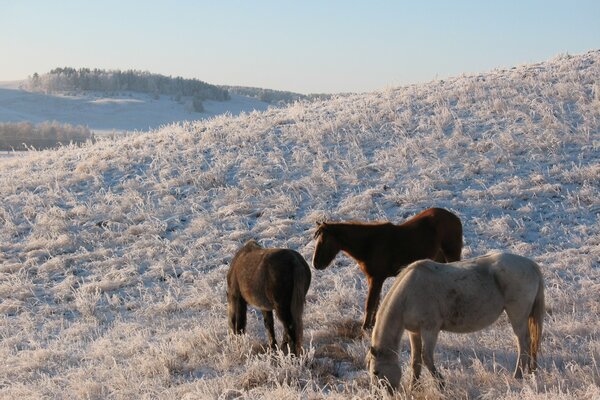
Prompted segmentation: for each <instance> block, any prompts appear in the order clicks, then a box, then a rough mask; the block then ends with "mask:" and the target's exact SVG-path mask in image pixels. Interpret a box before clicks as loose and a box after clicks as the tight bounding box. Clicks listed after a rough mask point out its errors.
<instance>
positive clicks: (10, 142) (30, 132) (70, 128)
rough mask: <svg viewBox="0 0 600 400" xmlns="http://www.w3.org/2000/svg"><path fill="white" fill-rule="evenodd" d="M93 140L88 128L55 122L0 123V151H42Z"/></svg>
mask: <svg viewBox="0 0 600 400" xmlns="http://www.w3.org/2000/svg"><path fill="white" fill-rule="evenodd" d="M89 139H93V135H92V133H91V131H90V130H89V128H88V127H86V126H81V125H77V126H75V125H70V124H61V123H59V122H56V121H51V122H50V121H49V122H42V123H41V124H32V123H31V122H0V150H7V151H11V150H28V149H30V148H31V147H33V148H35V149H38V150H42V149H48V148H53V147H57V146H59V145H60V144H69V143H84V142H85V141H87V140H89Z"/></svg>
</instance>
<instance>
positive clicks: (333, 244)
mask: <svg viewBox="0 0 600 400" xmlns="http://www.w3.org/2000/svg"><path fill="white" fill-rule="evenodd" d="M315 240H316V244H315V254H314V255H313V267H315V269H325V268H327V266H328V265H329V264H330V263H331V261H332V260H333V259H334V258H335V256H336V254H337V253H338V252H339V251H340V246H339V243H338V241H337V240H336V238H335V237H334V236H333V235H332V234H331V230H330V229H329V225H328V224H327V223H326V222H317V230H316V231H315Z"/></svg>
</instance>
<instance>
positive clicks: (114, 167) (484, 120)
mask: <svg viewBox="0 0 600 400" xmlns="http://www.w3.org/2000/svg"><path fill="white" fill-rule="evenodd" d="M598 82H600V52H598V51H594V52H590V53H587V54H584V55H580V56H561V57H557V58H556V59H553V60H551V61H548V62H544V63H540V64H536V65H525V66H519V67H515V68H513V69H510V70H502V71H492V72H490V73H485V74H481V75H471V76H461V77H457V78H453V79H448V80H445V81H436V82H431V83H428V84H424V85H415V86H409V87H403V88H397V89H392V90H386V91H381V92H375V93H369V94H363V95H353V96H346V97H339V98H334V99H332V100H329V101H323V102H314V103H297V104H295V105H293V106H291V107H289V108H285V109H270V110H267V111H265V112H252V113H248V114H241V115H239V116H237V117H231V116H217V117H215V118H212V119H208V120H204V121H196V122H186V123H181V124H174V125H170V126H166V127H163V128H162V129H160V130H158V131H155V132H152V133H150V134H143V135H142V134H138V135H133V136H127V137H123V138H119V139H115V140H104V141H100V142H98V143H95V144H90V145H87V146H84V147H82V148H75V147H67V148H63V149H60V150H56V151H43V152H32V153H31V154H28V155H27V156H25V157H22V158H18V159H12V160H8V161H4V162H3V163H2V165H1V167H0V198H2V203H0V299H1V300H0V301H1V303H0V313H1V315H2V319H1V321H2V322H1V325H0V357H1V359H2V360H3V367H2V368H1V369H0V382H1V384H0V394H1V395H2V396H3V397H6V398H40V397H70V398H126V397H127V398H189V399H196V398H197V399H205V398H224V399H233V398H251V399H254V398H256V399H258V398H270V399H280V398H320V397H328V398H335V399H347V398H376V397H378V396H379V395H381V394H382V392H381V391H380V390H379V389H376V388H372V387H371V386H370V384H369V378H368V376H367V373H366V371H365V369H364V356H365V352H366V349H367V348H368V346H369V338H368V337H366V336H363V335H362V334H361V331H360V319H361V317H362V309H363V303H364V299H365V295H366V281H365V279H364V276H363V275H362V274H361V272H360V271H359V269H358V267H357V266H356V265H355V263H354V262H353V261H352V260H350V259H348V258H347V257H345V256H343V255H339V256H338V257H337V259H336V261H335V263H334V266H331V267H329V268H328V269H326V270H324V271H316V270H314V269H313V271H312V273H313V281H312V285H311V288H310V290H309V293H308V299H307V307H306V311H305V335H304V337H305V343H304V346H305V348H306V349H307V351H308V353H307V355H306V356H305V357H303V358H302V359H300V360H297V359H291V358H286V357H282V356H280V355H270V354H264V352H262V351H261V350H260V344H261V343H264V342H265V337H266V335H265V333H264V330H263V326H262V321H261V320H260V316H259V315H260V313H257V312H254V311H253V312H250V313H249V316H248V320H249V324H248V335H245V336H243V337H231V336H229V335H228V334H227V322H226V297H225V275H226V272H227V269H228V262H229V261H230V260H231V257H232V255H233V254H234V252H235V251H236V249H237V248H238V247H239V246H240V245H241V244H242V243H243V242H244V241H245V240H247V239H249V238H256V239H257V240H259V241H260V242H261V243H262V244H264V245H265V246H277V247H290V248H293V249H295V250H298V251H299V252H300V253H301V254H303V255H304V256H305V257H306V258H307V259H310V257H311V255H312V251H313V250H314V241H313V239H312V234H313V232H314V224H315V222H316V221H319V220H322V219H331V220H348V219H353V220H390V221H392V222H396V223H399V222H402V221H403V220H404V219H405V218H407V217H409V216H411V215H413V214H415V213H416V212H418V211H420V210H423V209H424V208H427V207H431V206H437V207H445V208H448V209H450V210H452V211H454V212H455V213H457V214H458V215H459V216H460V218H461V219H462V221H463V225H464V235H465V238H464V239H465V248H464V252H463V256H464V257H472V256H476V255H480V254H484V253H486V252H488V251H490V250H505V251H511V252H514V253H518V254H521V255H524V256H528V257H531V258H533V259H535V260H536V261H537V262H538V263H539V264H540V265H541V266H542V269H543V273H544V277H545V279H546V298H547V310H548V315H547V316H546V320H545V324H546V325H545V333H544V340H543V342H542V355H541V360H540V371H539V374H538V375H537V376H535V377H529V378H527V379H525V380H523V381H522V382H520V381H515V380H513V379H512V378H511V377H510V375H511V374H510V371H511V369H512V368H513V366H514V362H515V359H516V355H515V344H514V339H513V336H512V332H511V331H510V325H509V324H508V323H507V321H506V319H505V318H504V317H502V318H501V319H500V321H499V322H497V323H496V324H495V325H493V326H492V327H491V328H489V329H486V330H484V331H481V332H478V333H475V334H470V335H458V334H449V333H442V334H441V335H440V340H439V343H438V346H437V350H436V358H437V364H438V368H440V369H441V372H442V373H443V374H444V375H445V377H446V383H447V386H446V391H445V393H444V394H440V392H438V391H437V389H436V387H435V385H434V384H433V382H432V380H431V378H430V377H429V376H428V375H427V376H426V379H425V381H424V385H423V388H422V389H421V391H420V392H413V393H410V394H411V395H413V396H415V397H416V398H436V397H447V398H513V399H522V398H526V399H534V398H536V399H537V398H539V399H545V398H573V397H576V398H577V397H578V398H596V397H599V396H600V388H599V385H600V371H599V367H598V360H599V359H600V329H599V328H600V326H599V323H598V321H599V316H600V302H599V297H598V293H599V292H600V261H599V260H600V221H599V217H600V193H599V188H600V84H599V83H598ZM390 283H391V280H390V281H389V282H388V283H387V284H386V286H385V287H384V290H387V288H389V284H390ZM276 329H277V335H278V338H280V337H281V329H280V326H279V325H278V322H277V323H276ZM408 351H409V350H408V345H407V342H406V341H404V340H403V342H402V346H401V349H400V360H401V362H402V365H403V369H404V371H407V370H408V369H409V365H408ZM407 376H408V374H405V377H404V379H403V382H407V379H406V378H407Z"/></svg>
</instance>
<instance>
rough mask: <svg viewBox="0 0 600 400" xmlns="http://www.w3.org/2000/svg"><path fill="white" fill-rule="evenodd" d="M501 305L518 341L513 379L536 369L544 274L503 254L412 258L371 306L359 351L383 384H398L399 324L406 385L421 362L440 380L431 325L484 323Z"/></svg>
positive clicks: (448, 327) (475, 326)
mask: <svg viewBox="0 0 600 400" xmlns="http://www.w3.org/2000/svg"><path fill="white" fill-rule="evenodd" d="M502 311H506V314H507V315H508V319H509V321H510V323H511V325H512V328H513V331H514V333H515V335H516V337H517V340H518V344H517V351H518V355H519V356H518V359H517V365H516V368H515V372H514V377H515V378H521V377H522V376H523V373H524V372H525V369H526V368H528V369H529V371H531V372H533V371H534V370H535V369H536V367H537V353H538V349H539V346H540V340H541V336H542V326H543V317H544V281H543V278H542V274H541V272H540V268H539V266H538V265H537V264H536V263H535V262H533V261H532V260H529V259H527V258H525V257H521V256H517V255H514V254H508V253H495V254H488V255H485V256H482V257H478V258H473V259H469V260H463V261H457V262H453V263H449V264H440V263H437V262H434V261H430V260H421V261H417V262H414V263H412V264H411V265H409V266H408V267H407V268H406V269H405V270H404V271H402V273H401V274H400V275H399V276H398V278H396V281H395V282H394V284H393V286H392V287H391V289H390V291H389V292H388V294H387V295H386V296H385V299H384V300H383V304H382V306H381V308H380V309H379V312H378V313H377V318H376V320H375V321H376V322H375V327H374V329H373V334H372V337H371V348H370V350H369V352H368V354H367V357H366V362H367V368H368V370H369V373H370V374H371V376H372V377H377V378H378V379H382V380H384V382H385V383H386V385H387V386H388V389H390V390H393V389H397V388H398V386H399V384H400V377H401V370H400V365H399V363H398V346H399V343H400V339H401V337H402V332H403V331H404V330H405V329H406V330H408V331H409V338H410V352H411V365H412V368H413V377H412V384H415V383H416V381H417V379H418V378H419V375H420V373H421V364H422V363H423V364H425V366H426V367H427V368H428V369H429V371H430V372H431V374H432V375H433V376H434V377H435V378H436V379H437V380H438V383H439V384H440V386H443V385H444V383H443V377H442V375H441V374H440V373H439V372H438V371H437V370H436V368H435V366H434V364H433V350H434V348H435V344H436V341H437V337H438V334H439V332H440V331H442V330H444V331H449V332H457V333H467V332H475V331H478V330H481V329H483V328H485V327H487V326H489V325H491V324H492V323H493V322H494V321H496V320H497V319H498V317H499V316H500V314H501V313H502Z"/></svg>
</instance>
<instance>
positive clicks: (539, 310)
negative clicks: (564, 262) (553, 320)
mask: <svg viewBox="0 0 600 400" xmlns="http://www.w3.org/2000/svg"><path fill="white" fill-rule="evenodd" d="M538 271H539V269H538ZM544 314H545V307H544V281H543V279H542V275H541V273H540V279H539V285H538V291H537V294H536V296H535V300H534V302H533V307H532V308H531V313H530V314H529V319H528V323H529V338H530V339H531V340H530V343H531V344H530V348H529V355H530V360H529V370H530V371H531V372H533V371H535V370H536V368H537V355H538V351H539V349H540V342H541V340H542V328H543V325H544Z"/></svg>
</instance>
